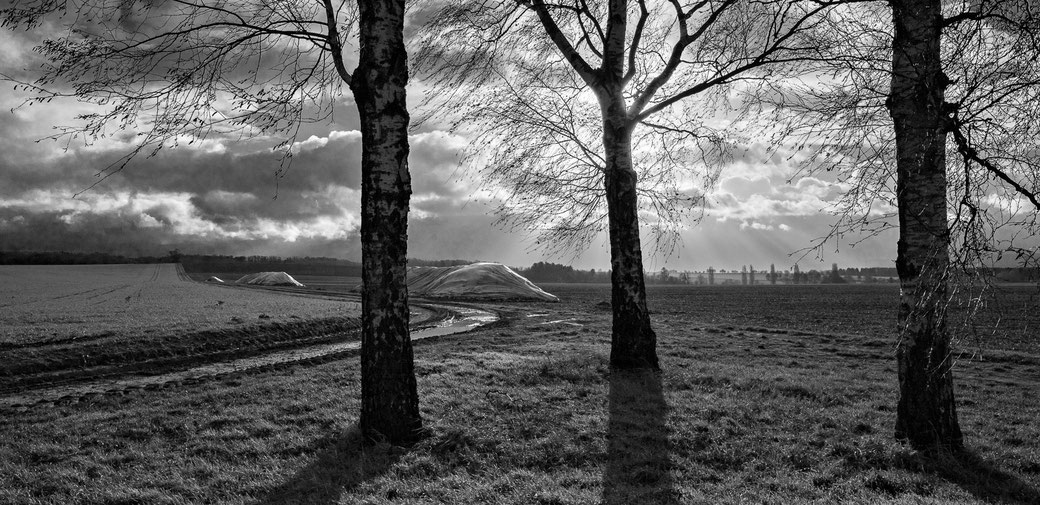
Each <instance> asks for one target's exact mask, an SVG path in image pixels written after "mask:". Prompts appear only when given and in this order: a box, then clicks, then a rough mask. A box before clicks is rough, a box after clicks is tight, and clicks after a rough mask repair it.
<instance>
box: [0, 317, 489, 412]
mask: <svg viewBox="0 0 1040 505" xmlns="http://www.w3.org/2000/svg"><path fill="white" fill-rule="evenodd" d="M417 305H418V304H417ZM422 306H423V307H425V308H428V309H434V310H440V311H444V312H446V313H447V315H446V316H445V317H444V318H443V319H441V320H439V321H435V322H432V324H431V325H430V326H427V327H422V328H418V329H415V330H412V331H411V340H412V342H416V341H420V340H424V339H428V338H432V337H439V336H444V335H453V334H458V333H465V332H468V331H471V330H474V329H476V328H478V327H480V326H484V325H487V324H490V323H492V322H495V321H497V320H498V315H497V314H495V313H493V312H491V311H487V310H483V309H477V308H474V307H466V306H458V305H439V304H438V305H432V304H422ZM360 348H361V342H360V341H352V342H339V343H333V344H320V345H315V346H309V347H302V348H296V349H289V350H282V351H274V352H270V353H266V354H261V355H259V356H251V357H247V358H239V359H233V360H228V361H221V362H217V363H208V364H205V365H200V366H196V367H192V368H188V369H185V370H178V371H174V372H167V373H162V374H158V375H153V376H143V377H142V376H137V377H124V378H119V379H95V380H88V381H84V382H79V383H76V384H68V385H61V386H52V387H49V388H41V389H36V390H32V391H26V392H23V393H18V394H14V395H10V396H4V397H0V410H3V409H25V408H29V407H32V406H34V405H41V404H54V403H63V402H76V401H80V400H83V399H89V398H90V397H93V396H97V395H104V394H112V393H122V392H127V391H134V390H139V389H146V390H151V389H157V388H161V387H163V386H166V385H179V384H191V383H196V382H200V381H204V380H210V379H213V378H216V377H221V376H224V375H229V374H235V373H242V372H247V371H251V370H257V369H267V368H271V367H274V366H278V365H284V364H289V363H300V362H313V361H316V360H319V359H332V358H335V357H338V356H340V355H344V354H348V353H352V352H354V351H357V350H358V349H360Z"/></svg>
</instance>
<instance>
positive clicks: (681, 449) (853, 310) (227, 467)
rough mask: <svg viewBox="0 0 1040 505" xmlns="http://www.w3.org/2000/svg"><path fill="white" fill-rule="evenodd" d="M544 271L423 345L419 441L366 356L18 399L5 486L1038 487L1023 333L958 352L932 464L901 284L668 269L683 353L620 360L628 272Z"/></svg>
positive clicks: (0, 459) (1004, 493) (958, 500)
mask: <svg viewBox="0 0 1040 505" xmlns="http://www.w3.org/2000/svg"><path fill="white" fill-rule="evenodd" d="M544 287H546V288H547V291H549V292H552V293H553V294H556V295H558V296H560V298H561V300H562V301H561V303H495V304H490V305H489V307H490V308H492V309H494V310H496V311H497V312H499V314H501V315H502V316H503V319H502V320H501V321H500V322H498V323H495V324H492V325H490V326H488V327H485V328H481V329H478V330H476V331H474V332H471V333H467V334H461V335H453V336H447V337H443V338H439V339H431V340H425V341H422V342H418V343H417V344H416V348H415V356H416V365H417V374H418V381H419V393H420V401H421V406H422V411H423V415H424V418H425V422H426V426H427V427H428V429H429V433H428V435H429V436H428V437H427V438H426V439H425V441H423V442H421V443H420V444H419V445H418V446H416V447H413V448H410V449H404V448H400V447H391V446H388V445H386V444H379V443H375V444H365V443H362V440H361V439H360V436H359V435H358V433H357V432H356V430H355V429H354V425H355V424H356V422H357V417H356V416H357V412H358V408H359V398H358V391H359V390H360V385H359V366H358V363H357V358H356V357H351V358H346V359H339V360H334V361H329V362H323V363H313V364H308V365H299V366H291V367H286V368H278V369H264V370H260V371H256V372H251V373H247V374H242V375H233V376H227V377H224V378H221V379H217V380H213V381H206V382H202V383H194V384H180V385H173V386H170V387H164V388H159V389H156V390H152V391H134V392H130V393H127V394H123V395H102V396H94V397H90V398H84V399H82V400H79V401H75V402H66V403H61V404H58V405H55V406H53V407H48V408H33V409H28V410H24V411H12V412H5V413H4V414H3V415H2V416H0V432H2V433H3V434H4V437H0V503H13V504H22V503H25V504H34V503H87V504H117V503H124V504H125V503H158V504H164V503H168V504H188V503H228V504H280V503H303V504H319V503H320V504H329V503H376V504H388V503H515V504H525V505H526V504H583V503H606V504H629V503H662V504H678V503H695V504H751V503H754V504H763V503H766V504H778V505H779V504H785V505H786V504H809V503H812V504H831V503H849V504H853V503H855V504H899V505H904V504H905V505H909V504H936V505H937V504H984V503H1004V504H1036V503H1040V425H1038V423H1037V422H1036V419H1038V418H1040V399H1038V395H1036V391H1037V390H1038V387H1040V355H1038V353H1037V352H1036V350H1035V349H1036V347H1035V342H1034V341H1032V340H1031V339H1030V338H1029V337H1028V336H1027V335H1025V334H1023V333H1022V332H1019V333H1015V334H1014V335H1013V336H1011V337H1009V338H1008V339H1004V340H1000V339H988V340H982V341H981V342H983V343H984V345H985V349H984V352H983V353H972V352H965V353H964V354H963V355H961V356H960V358H959V359H958V362H957V365H956V368H955V374H956V378H955V382H956V384H957V396H958V400H959V413H960V417H961V422H962V428H963V430H964V433H965V437H966V444H967V446H968V447H969V451H968V452H967V453H966V454H961V455H956V456H944V457H941V458H939V459H934V458H928V457H924V456H923V455H919V454H916V453H914V452H913V451H910V450H909V449H907V448H906V447H905V446H903V445H901V444H899V443H898V442H896V441H894V440H893V439H892V428H893V426H894V422H895V414H894V406H895V400H896V397H895V392H896V371H895V362H894V358H893V354H892V351H893V349H894V342H895V340H894V339H895V335H894V330H893V328H892V326H894V315H893V314H894V310H895V309H894V307H895V298H894V295H895V291H894V290H891V289H889V290H886V289H880V288H877V289H875V288H874V287H871V288H870V289H873V291H870V290H864V291H862V292H860V291H856V287H845V289H852V291H844V292H842V291H815V292H813V291H808V290H810V289H812V288H814V287H811V286H808V287H797V288H795V287H790V288H793V289H790V288H769V289H770V290H772V291H770V290H761V289H760V288H758V287H755V288H748V289H743V288H722V287H719V288H708V289H704V288H693V287H684V288H672V287H664V286H662V287H651V289H650V307H651V310H652V311H653V312H654V316H655V319H654V328H655V329H656V331H657V333H658V342H659V353H660V355H661V365H662V369H663V370H662V372H661V373H660V374H622V373H613V374H612V373H611V372H610V370H609V368H608V366H607V355H608V353H609V342H610V312H609V309H608V307H604V305H605V303H604V302H607V301H609V297H610V295H609V289H608V288H607V287H606V286H596V285H591V286H589V285H570V286H568V285H555V286H553V285H548V286H544ZM712 289H714V290H715V291H712ZM784 289H786V291H785V290H784ZM803 289H804V290H805V291H803ZM835 289H839V290H840V289H841V288H835ZM751 290H754V291H751ZM799 297H804V299H802V300H801V301H799V302H795V301H794V300H799ZM839 299H841V300H844V301H839ZM888 307H891V309H889V308H888ZM1031 317H1033V316H1032V314H1023V315H1021V316H1020V317H1019V318H1018V319H1017V320H1018V321H1020V322H1023V324H1025V323H1028V321H1030V318H1031ZM886 318H887V321H886ZM1009 335H1012V334H1011V333H1009ZM1005 343H1007V344H1009V345H1010V346H1011V347H1013V348H1006V347H1002V345H1003V344H1005Z"/></svg>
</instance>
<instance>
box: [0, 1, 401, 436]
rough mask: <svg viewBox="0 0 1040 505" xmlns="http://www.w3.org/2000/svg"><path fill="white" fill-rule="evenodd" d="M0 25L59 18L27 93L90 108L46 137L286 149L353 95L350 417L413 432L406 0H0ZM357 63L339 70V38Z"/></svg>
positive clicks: (389, 430) (345, 57)
mask: <svg viewBox="0 0 1040 505" xmlns="http://www.w3.org/2000/svg"><path fill="white" fill-rule="evenodd" d="M0 20H2V23H3V26H4V27H7V28H11V29H22V28H33V27H39V26H41V24H42V23H44V22H45V21H46V22H48V23H52V24H55V25H57V26H61V27H62V29H61V30H60V31H58V32H55V33H53V34H52V36H51V37H50V38H48V39H47V40H45V41H44V42H43V44H42V45H41V46H40V47H38V48H37V49H38V51H39V52H40V54H42V55H43V56H44V58H45V59H46V62H47V63H46V64H45V66H44V68H43V69H42V73H41V74H40V76H39V78H38V79H36V80H33V81H31V82H22V83H19V84H18V87H19V88H21V89H23V90H25V91H28V92H30V93H31V94H32V97H31V98H30V99H29V102H30V103H38V102H45V101H50V100H54V99H76V100H79V101H81V102H85V103H88V104H92V105H93V106H94V107H95V110H96V112H91V113H87V114H83V115H81V116H79V117H78V119H79V123H78V124H76V125H73V126H67V127H62V128H61V129H60V130H59V133H57V134H56V135H55V138H56V139H65V140H71V139H74V138H88V139H91V138H93V139H97V138H102V137H105V136H107V135H112V134H114V133H119V132H130V133H133V134H136V137H137V138H138V139H139V142H138V143H137V144H136V145H135V146H134V147H133V148H132V149H131V150H130V151H129V152H128V153H127V154H126V155H125V156H124V157H122V158H121V159H119V160H118V161H117V162H116V163H115V164H113V165H112V166H109V167H107V168H105V169H103V170H102V171H101V173H100V174H99V175H101V177H102V180H103V179H104V178H105V177H108V176H110V175H111V174H113V173H115V172H118V171H119V170H122V169H124V168H125V167H126V166H127V164H128V163H130V162H131V161H132V160H133V159H134V158H135V157H137V156H142V155H143V156H150V155H155V154H157V153H158V152H159V151H160V150H161V149H165V148H171V147H175V146H176V145H178V144H180V143H192V142H196V141H200V140H205V139H206V138H208V137H210V136H216V135H229V134H232V133H238V134H240V135H245V136H259V135H269V136H274V137H281V138H282V139H283V142H282V143H281V144H279V145H277V146H276V147H278V148H281V149H283V150H284V152H285V154H286V156H291V153H292V151H291V149H292V143H293V140H294V138H295V137H294V135H295V133H296V132H297V131H298V129H299V127H300V125H301V124H302V123H305V122H315V121H327V120H328V118H329V117H330V115H331V113H332V110H333V107H334V105H335V101H336V99H337V98H338V97H339V95H340V94H341V93H342V92H343V91H344V88H347V89H349V90H350V92H351V93H352V94H353V97H354V100H355V102H356V103H357V108H358V112H359V114H360V118H361V133H362V144H363V147H362V164H361V172H362V176H361V179H362V184H361V192H362V209H361V219H362V223H361V242H362V263H363V270H362V277H363V282H364V284H363V289H362V312H363V315H362V319H363V324H362V351H361V354H362V359H361V361H362V367H361V368H362V380H361V382H362V387H361V397H362V399H361V405H362V407H361V413H360V422H359V424H360V427H361V429H362V430H363V432H364V433H365V434H366V435H368V436H369V437H373V438H380V439H386V440H388V441H390V442H392V443H410V442H413V441H415V440H416V439H417V438H418V437H419V434H420V428H421V419H420V416H419V406H418V397H417V392H416V383H415V375H414V371H413V363H412V348H411V343H410V340H409V335H408V292H407V288H406V284H405V272H406V261H405V257H406V256H405V255H406V246H407V235H406V233H407V230H406V226H407V218H408V201H409V196H410V193H411V187H410V179H409V174H408V165H407V159H408V138H407V131H408V125H409V115H408V111H407V107H406V103H405V85H406V84H407V81H408V71H407V68H406V66H405V61H406V53H405V46H404V41H403V26H404V1H403V0H360V1H358V2H357V3H356V4H354V3H352V2H348V1H344V0H320V1H303V0H265V1H254V0H170V1H166V2H155V1H148V0H82V1H78V2H71V1H69V2H66V1H61V0H29V1H25V2H18V3H16V4H13V5H12V6H10V7H7V8H5V9H3V10H0ZM351 47H354V48H358V47H359V48H360V51H358V52H357V53H356V58H357V67H356V68H355V69H354V70H353V71H351V70H349V69H348V63H349V59H350V58H349V57H350V55H351V54H354V53H353V52H352V51H350V48H351Z"/></svg>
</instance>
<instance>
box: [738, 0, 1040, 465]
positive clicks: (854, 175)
mask: <svg viewBox="0 0 1040 505" xmlns="http://www.w3.org/2000/svg"><path fill="white" fill-rule="evenodd" d="M846 3H847V4H848V6H847V8H843V9H839V10H834V11H832V12H831V16H830V17H829V19H828V23H830V25H829V26H828V28H827V30H826V32H827V33H829V34H830V35H829V36H827V37H826V43H825V44H824V45H825V47H827V48H828V51H829V52H830V54H829V55H828V57H827V58H825V59H824V60H821V61H827V62H829V63H830V64H829V65H827V70H826V72H824V71H822V68H823V67H821V71H820V72H819V73H818V75H817V77H818V78H817V79H814V80H813V81H812V82H811V83H809V84H808V85H804V86H789V87H787V88H786V89H781V88H780V87H776V88H772V89H770V91H769V93H767V94H771V96H770V97H769V98H765V95H759V96H758V98H761V99H762V101H763V102H764V103H767V104H768V105H769V106H775V107H777V110H780V111H782V112H781V116H783V117H785V119H786V120H788V121H792V123H791V124H793V125H794V126H795V128H794V129H795V130H797V131H799V132H800V133H801V134H803V135H804V136H802V137H801V139H802V141H803V142H804V146H805V147H807V148H809V149H810V150H811V151H812V153H813V154H812V155H811V157H810V160H809V163H808V165H807V167H808V169H809V170H817V171H823V170H833V171H835V172H836V173H837V174H838V180H839V182H840V183H842V184H844V185H845V186H846V187H847V188H848V191H847V192H846V194H845V196H844V197H843V200H842V201H841V202H840V206H839V209H840V216H841V217H840V221H839V224H838V226H836V228H835V231H836V232H841V231H846V230H848V231H854V230H864V229H865V230H867V231H868V232H871V233H877V232H879V231H882V230H885V229H890V228H892V227H897V228H898V231H899V239H898V244H897V258H896V267H897V270H898V274H899V279H900V298H899V305H898V307H899V308H898V323H899V326H898V329H899V335H898V341H897V346H896V360H897V363H898V380H899V399H898V406H897V416H896V426H895V434H896V437H897V438H899V439H902V440H906V441H907V442H908V443H909V444H910V445H911V446H912V447H914V448H916V449H921V450H929V451H931V450H938V449H942V450H954V451H956V450H959V449H961V448H962V447H963V434H962V432H961V429H960V425H959V421H958V417H957V409H956V401H955V394H954V384H953V370H954V363H955V358H956V356H955V354H954V352H953V347H952V342H951V330H950V328H949V325H948V322H949V319H950V313H949V312H950V307H951V306H953V305H955V304H956V303H957V302H956V299H955V294H956V293H955V292H954V291H955V290H954V289H951V283H952V285H953V286H954V287H956V288H957V289H963V288H964V287H965V286H963V285H960V281H959V279H963V278H965V277H966V276H969V277H970V276H975V275H976V272H977V271H978V270H979V269H980V268H982V267H985V266H988V264H989V263H991V262H992V261H995V260H997V259H1000V258H1001V257H1002V256H1004V255H1005V254H1009V253H1010V254H1012V255H1018V256H1022V255H1023V254H1028V250H1026V249H1024V248H1023V243H1022V240H1021V239H1022V238H1023V237H1026V238H1028V237H1031V236H1034V235H1035V232H1036V231H1037V227H1036V224H1037V223H1036V216H1037V212H1038V211H1040V202H1038V201H1037V197H1036V191H1037V187H1038V181H1040V166H1038V164H1037V161H1036V157H1035V152H1036V149H1037V148H1038V147H1040V135H1038V132H1037V131H1036V127H1035V124H1036V121H1037V119H1038V118H1040V105H1038V99H1040V66H1038V65H1037V63H1036V59H1037V58H1036V56H1037V55H1040V44H1038V37H1037V34H1038V31H1037V26H1040V25H1038V24H1037V23H1036V21H1037V18H1036V17H1035V15H1034V14H1033V13H1032V11H1031V10H1030V4H1029V2H1028V1H1026V0H1007V1H989V2H985V1H984V2H978V1H972V2H943V1H941V0H914V1H903V0H891V1H888V2H885V3H882V2H873V3H868V2H846ZM792 90H793V92H792ZM787 133H788V134H789V133H790V132H787ZM785 135H786V134H785ZM788 138H790V137H788ZM1034 245H1035V244H1034Z"/></svg>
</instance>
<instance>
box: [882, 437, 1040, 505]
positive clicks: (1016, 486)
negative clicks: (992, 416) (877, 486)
mask: <svg viewBox="0 0 1040 505" xmlns="http://www.w3.org/2000/svg"><path fill="white" fill-rule="evenodd" d="M899 466H902V467H903V468H905V469H907V470H910V471H915V472H922V473H928V474H931V475H934V476H936V477H938V478H941V479H943V480H946V481H947V482H950V483H952V484H955V485H957V486H959V487H960V488H961V489H963V490H965V491H967V492H968V493H971V494H972V495H974V496H975V497H976V498H978V499H980V500H983V501H985V502H987V503H1004V504H1008V505H1027V504H1028V505H1035V504H1038V503H1040V491H1038V490H1037V489H1036V488H1035V487H1033V486H1032V485H1031V484H1030V483H1028V482H1026V481H1023V480H1022V479H1020V478H1018V477H1017V476H1015V475H1013V474H1010V473H1008V472H1005V471H1003V470H1001V469H1000V468H999V467H998V466H997V465H996V464H995V463H993V462H992V461H987V460H985V459H982V458H981V457H979V456H978V455H977V454H975V453H974V452H971V451H968V450H965V451H961V452H959V453H956V454H942V455H939V456H936V455H924V454H916V455H914V456H912V457H909V458H906V459H904V460H903V461H901V462H900V464H899Z"/></svg>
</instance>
